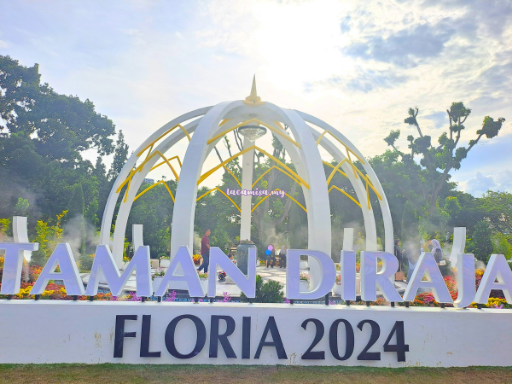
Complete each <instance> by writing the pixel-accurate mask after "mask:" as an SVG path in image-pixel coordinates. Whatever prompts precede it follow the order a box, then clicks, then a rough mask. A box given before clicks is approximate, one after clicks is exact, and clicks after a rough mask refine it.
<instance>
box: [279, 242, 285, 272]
mask: <svg viewBox="0 0 512 384" xmlns="http://www.w3.org/2000/svg"><path fill="white" fill-rule="evenodd" d="M279 268H286V247H285V246H284V245H283V246H282V247H281V250H280V251H279Z"/></svg>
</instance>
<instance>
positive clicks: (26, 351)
mask: <svg viewBox="0 0 512 384" xmlns="http://www.w3.org/2000/svg"><path fill="white" fill-rule="evenodd" d="M308 319H310V320H309V321H308ZM511 323H512V311H510V310H503V309H495V310H494V309H483V310H478V309H469V310H455V309H451V308H450V309H441V308H403V307H397V308H391V307H370V308H367V307H364V306H351V307H346V306H340V305H336V306H322V305H289V304H273V305H268V304H235V303H214V304H209V303H206V302H203V303H199V304H193V303H177V302H173V303H156V302H145V303H141V302H83V301H82V302H69V301H37V302H34V301H25V300H19V301H18V300H12V301H3V302H1V303H0V363H88V364H96V363H130V364H147V363H150V364H246V365H248V364H258V365H261V364H267V365H275V364H283V365H365V366H373V367H405V366H428V367H452V366H471V365H488V366H508V365H510V364H511V360H510V356H512V343H511V341H512V327H510V324H511ZM333 324H334V326H333ZM123 328H124V329H123ZM264 334H266V337H265V339H264V340H262V336H263V335H264ZM390 335H391V336H390ZM115 355H116V356H118V357H114V356H115ZM121 356H122V357H121ZM141 356H142V357H141ZM228 356H230V357H228ZM399 360H402V361H399ZM403 360H405V361H403Z"/></svg>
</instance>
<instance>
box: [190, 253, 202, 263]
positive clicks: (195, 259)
mask: <svg viewBox="0 0 512 384" xmlns="http://www.w3.org/2000/svg"><path fill="white" fill-rule="evenodd" d="M192 259H193V260H194V264H195V265H200V264H201V255H194V256H192Z"/></svg>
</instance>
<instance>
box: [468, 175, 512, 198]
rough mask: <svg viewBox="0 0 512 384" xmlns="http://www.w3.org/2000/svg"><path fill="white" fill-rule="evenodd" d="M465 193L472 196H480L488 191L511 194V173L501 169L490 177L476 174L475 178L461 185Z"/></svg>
mask: <svg viewBox="0 0 512 384" xmlns="http://www.w3.org/2000/svg"><path fill="white" fill-rule="evenodd" d="M462 187H463V189H464V191H465V192H467V193H470V194H472V195H473V196H478V197H480V196H482V194H484V193H485V192H487V191H488V190H493V191H502V192H512V171H510V170H509V169H501V170H499V171H497V172H496V173H493V174H490V175H483V174H482V173H481V172H476V174H475V177H474V178H472V179H469V180H468V181H467V182H465V183H463V185H462Z"/></svg>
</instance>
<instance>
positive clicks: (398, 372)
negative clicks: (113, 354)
mask: <svg viewBox="0 0 512 384" xmlns="http://www.w3.org/2000/svg"><path fill="white" fill-rule="evenodd" d="M70 382H73V383H87V384H92V383H94V384H96V383H100V382H101V383H108V384H110V383H123V384H125V383H141V384H149V383H194V384H199V383H222V384H229V383H255V382H258V383H337V384H338V383H351V384H357V383H378V384H387V383H390V384H391V383H392V384H396V383H412V384H420V383H443V384H446V383H448V384H458V383H461V384H462V383H464V384H465V383H512V368H508V367H506V368H502V367H469V368H399V369H391V368H367V367H286V366H270V367H268V366H235V365H231V366H213V365H122V364H99V365H85V364H46V365H43V364H41V365H18V364H3V365H0V383H45V384H46V383H70Z"/></svg>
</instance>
